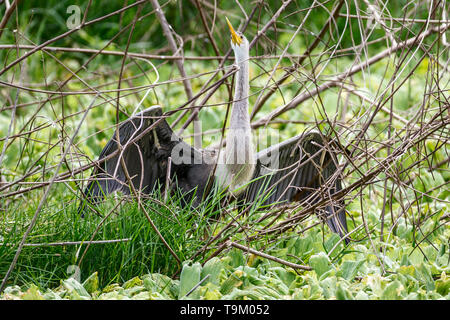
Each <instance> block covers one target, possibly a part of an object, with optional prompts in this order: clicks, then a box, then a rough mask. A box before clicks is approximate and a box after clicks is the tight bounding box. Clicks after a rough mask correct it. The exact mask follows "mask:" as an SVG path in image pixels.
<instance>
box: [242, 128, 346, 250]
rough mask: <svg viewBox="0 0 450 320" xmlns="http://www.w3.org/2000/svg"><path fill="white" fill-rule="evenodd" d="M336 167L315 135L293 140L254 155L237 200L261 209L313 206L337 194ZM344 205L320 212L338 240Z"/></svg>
mask: <svg viewBox="0 0 450 320" xmlns="http://www.w3.org/2000/svg"><path fill="white" fill-rule="evenodd" d="M336 164H337V160H336V158H335V156H334V155H333V154H332V153H330V152H329V151H328V150H327V149H326V148H325V147H324V141H323V138H322V136H321V135H320V134H319V133H318V132H309V133H305V134H302V135H299V136H296V137H293V138H291V139H289V140H287V141H285V142H282V143H280V144H277V145H275V146H272V147H270V148H268V149H265V150H263V151H261V152H259V153H258V154H257V164H256V168H255V173H254V175H253V179H252V181H251V182H250V183H249V185H248V187H247V189H246V191H245V192H244V193H243V195H242V196H241V199H242V198H243V200H244V201H245V203H246V204H249V203H253V202H255V201H256V202H258V203H259V205H262V206H264V205H265V206H277V205H282V204H285V203H288V202H300V203H302V202H304V203H310V204H314V203H316V202H317V201H319V200H323V199H327V198H329V197H330V196H331V195H333V194H334V193H335V192H337V191H339V190H341V179H340V177H338V176H336ZM324 186H327V187H324ZM321 187H322V188H321ZM319 189H320V190H319ZM344 205H345V204H344V201H332V205H329V206H327V207H326V208H325V209H324V211H325V215H324V218H325V219H326V222H327V224H328V226H329V227H330V229H331V230H332V231H333V232H336V233H338V234H340V235H341V236H344V235H345V234H346V233H347V222H346V218H345V208H344ZM346 241H348V239H346Z"/></svg>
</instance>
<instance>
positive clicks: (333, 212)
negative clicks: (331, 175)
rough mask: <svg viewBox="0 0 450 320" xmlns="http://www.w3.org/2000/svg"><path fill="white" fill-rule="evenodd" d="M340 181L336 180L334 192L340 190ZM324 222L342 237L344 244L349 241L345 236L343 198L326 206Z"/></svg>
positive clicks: (345, 223)
mask: <svg viewBox="0 0 450 320" xmlns="http://www.w3.org/2000/svg"><path fill="white" fill-rule="evenodd" d="M341 189H342V188H341V181H340V180H339V179H338V180H337V181H336V189H335V192H338V191H340V190H341ZM325 210H326V222H327V224H328V227H329V228H330V229H331V231H333V232H335V233H337V234H339V235H340V236H341V238H344V241H345V244H348V243H349V242H350V238H349V237H348V236H347V232H348V230H347V219H346V216H345V203H344V200H339V202H338V203H337V204H333V205H330V206H327V207H326V209H325Z"/></svg>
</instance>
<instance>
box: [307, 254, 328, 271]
mask: <svg viewBox="0 0 450 320" xmlns="http://www.w3.org/2000/svg"><path fill="white" fill-rule="evenodd" d="M309 265H310V266H311V268H313V270H314V271H315V272H316V274H317V276H318V277H320V276H321V275H322V274H324V273H325V272H327V271H329V270H331V262H330V258H328V256H327V255H326V253H324V252H320V253H319V254H315V255H313V256H311V258H309Z"/></svg>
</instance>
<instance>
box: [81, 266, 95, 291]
mask: <svg viewBox="0 0 450 320" xmlns="http://www.w3.org/2000/svg"><path fill="white" fill-rule="evenodd" d="M83 287H84V288H85V289H86V291H87V292H89V293H90V294H92V293H93V292H94V291H97V290H98V272H97V271H96V272H94V273H93V274H91V275H90V276H89V277H88V278H87V279H86V280H85V281H84V282H83Z"/></svg>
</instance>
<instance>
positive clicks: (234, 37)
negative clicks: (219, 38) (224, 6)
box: [225, 17, 242, 45]
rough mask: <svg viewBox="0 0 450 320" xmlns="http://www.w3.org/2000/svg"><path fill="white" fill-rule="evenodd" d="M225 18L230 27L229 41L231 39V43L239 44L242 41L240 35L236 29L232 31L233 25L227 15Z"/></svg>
mask: <svg viewBox="0 0 450 320" xmlns="http://www.w3.org/2000/svg"><path fill="white" fill-rule="evenodd" d="M225 19H226V20H227V23H228V28H230V32H231V41H233V44H235V45H236V44H238V45H240V44H241V43H242V39H241V37H240V36H238V35H237V33H236V31H234V29H233V26H232V25H231V22H230V20H228V18H227V17H225Z"/></svg>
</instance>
